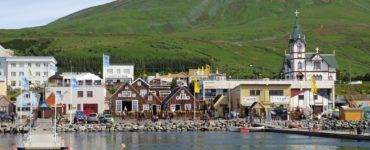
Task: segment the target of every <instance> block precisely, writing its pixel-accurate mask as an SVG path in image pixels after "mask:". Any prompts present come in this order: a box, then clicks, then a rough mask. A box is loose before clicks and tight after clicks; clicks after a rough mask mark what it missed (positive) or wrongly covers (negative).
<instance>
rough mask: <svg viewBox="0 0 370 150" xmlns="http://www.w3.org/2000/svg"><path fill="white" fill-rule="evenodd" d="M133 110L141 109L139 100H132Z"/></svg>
mask: <svg viewBox="0 0 370 150" xmlns="http://www.w3.org/2000/svg"><path fill="white" fill-rule="evenodd" d="M132 110H133V111H138V110H139V101H138V100H133V101H132Z"/></svg>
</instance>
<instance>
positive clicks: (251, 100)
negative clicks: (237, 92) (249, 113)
mask: <svg viewBox="0 0 370 150" xmlns="http://www.w3.org/2000/svg"><path fill="white" fill-rule="evenodd" d="M257 101H259V96H249V97H243V98H242V99H241V102H240V104H241V105H242V106H250V105H252V104H253V103H254V102H257Z"/></svg>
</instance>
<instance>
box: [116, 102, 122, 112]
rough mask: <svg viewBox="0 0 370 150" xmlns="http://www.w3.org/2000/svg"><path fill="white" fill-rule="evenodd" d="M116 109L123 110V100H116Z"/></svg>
mask: <svg viewBox="0 0 370 150" xmlns="http://www.w3.org/2000/svg"><path fill="white" fill-rule="evenodd" d="M116 111H122V101H121V100H116Z"/></svg>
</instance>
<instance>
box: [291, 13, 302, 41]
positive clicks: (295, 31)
mask: <svg viewBox="0 0 370 150" xmlns="http://www.w3.org/2000/svg"><path fill="white" fill-rule="evenodd" d="M301 38H302V32H301V28H300V26H299V22H298V17H296V18H295V21H294V25H293V32H292V39H293V40H294V41H297V40H298V39H301Z"/></svg>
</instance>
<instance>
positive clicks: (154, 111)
mask: <svg viewBox="0 0 370 150" xmlns="http://www.w3.org/2000/svg"><path fill="white" fill-rule="evenodd" d="M152 110H153V115H157V105H153V107H152Z"/></svg>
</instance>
